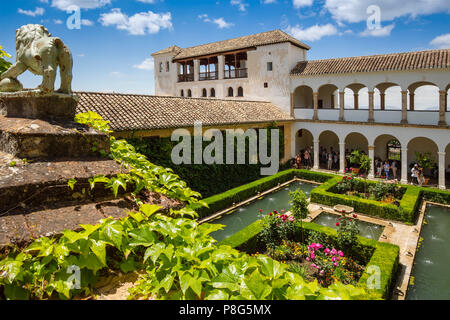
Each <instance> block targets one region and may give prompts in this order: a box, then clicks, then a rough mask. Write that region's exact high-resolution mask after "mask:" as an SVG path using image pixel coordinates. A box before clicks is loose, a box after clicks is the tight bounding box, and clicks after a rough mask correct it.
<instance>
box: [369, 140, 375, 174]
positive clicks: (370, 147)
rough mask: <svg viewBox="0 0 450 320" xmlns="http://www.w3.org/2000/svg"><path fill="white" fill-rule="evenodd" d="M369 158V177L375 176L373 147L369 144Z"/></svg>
mask: <svg viewBox="0 0 450 320" xmlns="http://www.w3.org/2000/svg"><path fill="white" fill-rule="evenodd" d="M369 158H370V172H369V175H368V178H369V179H374V178H375V147H373V146H369Z"/></svg>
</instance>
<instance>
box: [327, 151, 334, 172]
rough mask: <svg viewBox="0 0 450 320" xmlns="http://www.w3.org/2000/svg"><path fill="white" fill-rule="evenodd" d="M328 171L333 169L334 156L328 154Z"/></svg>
mask: <svg viewBox="0 0 450 320" xmlns="http://www.w3.org/2000/svg"><path fill="white" fill-rule="evenodd" d="M327 167H328V170H331V169H332V168H333V155H332V154H331V152H330V153H328V166H327Z"/></svg>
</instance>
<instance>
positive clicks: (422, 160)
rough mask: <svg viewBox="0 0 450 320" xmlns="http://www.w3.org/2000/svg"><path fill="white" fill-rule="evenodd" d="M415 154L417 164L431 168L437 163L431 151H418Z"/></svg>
mask: <svg viewBox="0 0 450 320" xmlns="http://www.w3.org/2000/svg"><path fill="white" fill-rule="evenodd" d="M415 154H416V161H417V164H418V165H419V167H421V168H423V169H431V168H433V167H434V165H435V164H436V161H435V159H434V158H433V156H432V154H431V153H430V152H425V153H422V152H416V153H415Z"/></svg>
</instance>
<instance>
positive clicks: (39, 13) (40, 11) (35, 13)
mask: <svg viewBox="0 0 450 320" xmlns="http://www.w3.org/2000/svg"><path fill="white" fill-rule="evenodd" d="M17 12H19V13H20V14H24V15H27V16H30V17H36V16H43V15H44V13H45V10H44V9H43V8H36V9H34V11H31V10H22V9H20V8H19V9H18V10H17Z"/></svg>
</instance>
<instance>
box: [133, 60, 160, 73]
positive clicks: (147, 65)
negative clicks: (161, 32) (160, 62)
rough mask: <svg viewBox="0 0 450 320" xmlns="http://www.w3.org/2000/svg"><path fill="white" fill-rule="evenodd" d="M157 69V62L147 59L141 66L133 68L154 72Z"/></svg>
mask: <svg viewBox="0 0 450 320" xmlns="http://www.w3.org/2000/svg"><path fill="white" fill-rule="evenodd" d="M154 67H155V62H154V60H153V58H147V59H145V60H144V61H143V62H142V63H140V64H135V65H133V68H136V69H141V70H147V71H152V70H153V69H154Z"/></svg>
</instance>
